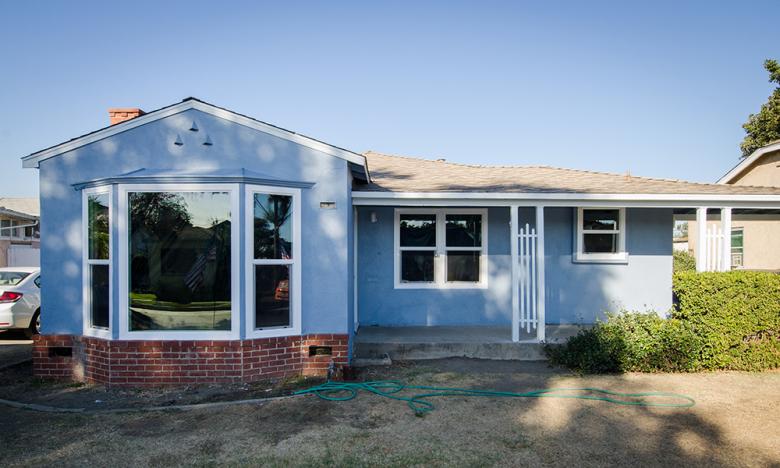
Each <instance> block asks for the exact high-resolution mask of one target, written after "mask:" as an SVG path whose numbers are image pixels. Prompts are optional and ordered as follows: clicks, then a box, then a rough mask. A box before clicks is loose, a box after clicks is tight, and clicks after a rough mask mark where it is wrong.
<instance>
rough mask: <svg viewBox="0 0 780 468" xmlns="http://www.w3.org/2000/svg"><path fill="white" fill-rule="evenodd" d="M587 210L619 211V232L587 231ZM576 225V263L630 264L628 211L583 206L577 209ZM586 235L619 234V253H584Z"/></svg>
mask: <svg viewBox="0 0 780 468" xmlns="http://www.w3.org/2000/svg"><path fill="white" fill-rule="evenodd" d="M585 210H617V211H618V229H617V230H585V229H584V228H583V222H584V220H585V218H584V216H583V213H584V211H585ZM575 223H576V231H577V238H576V244H577V247H576V250H575V253H574V261H575V262H577V263H628V252H626V209H625V208H611V207H589V206H581V207H578V208H577V216H576V219H575ZM585 234H617V236H618V251H617V253H585V252H583V246H584V237H585Z"/></svg>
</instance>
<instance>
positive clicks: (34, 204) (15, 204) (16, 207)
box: [0, 198, 41, 216]
mask: <svg viewBox="0 0 780 468" xmlns="http://www.w3.org/2000/svg"><path fill="white" fill-rule="evenodd" d="M0 209H6V210H11V211H15V212H17V213H22V214H26V215H30V216H40V214H41V206H40V202H39V201H38V199H37V198H0Z"/></svg>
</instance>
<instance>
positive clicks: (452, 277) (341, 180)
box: [23, 98, 780, 385]
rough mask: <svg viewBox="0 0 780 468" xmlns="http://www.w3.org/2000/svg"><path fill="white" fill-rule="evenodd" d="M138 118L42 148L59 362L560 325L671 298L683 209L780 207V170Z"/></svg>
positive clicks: (289, 357)
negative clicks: (620, 166)
mask: <svg viewBox="0 0 780 468" xmlns="http://www.w3.org/2000/svg"><path fill="white" fill-rule="evenodd" d="M117 114H120V112H119V111H114V112H113V113H112V120H114V117H115V116H116V115H117ZM121 114H122V116H120V117H122V118H126V119H128V120H122V118H116V119H115V120H116V122H115V123H114V124H113V125H111V126H109V127H106V128H103V129H101V130H97V131H94V132H92V133H88V134H86V135H83V136H81V137H77V138H74V139H72V140H70V141H67V142H65V143H62V144H59V145H56V146H53V147H51V148H48V149H45V150H42V151H38V152H36V153H33V154H31V155H29V156H26V157H24V158H23V166H24V167H28V168H37V169H38V170H39V175H40V188H41V210H42V221H43V222H42V225H41V229H42V235H43V238H44V239H46V241H45V242H44V243H43V245H42V250H41V263H42V274H43V276H44V278H47V279H46V281H45V286H44V288H43V290H42V299H41V300H42V310H43V316H44V320H43V323H42V335H41V336H39V337H38V338H37V339H36V341H35V346H34V368H35V372H36V374H37V375H39V376H42V377H68V378H76V379H82V380H88V381H95V382H103V383H106V384H110V385H149V384H165V383H192V382H223V381H227V382H235V381H249V380H257V379H264V378H270V377H280V376H284V375H290V374H299V373H304V374H323V373H325V372H327V370H328V368H329V367H331V366H340V365H345V364H348V363H349V362H350V360H351V359H352V357H353V349H354V345H355V343H357V342H359V341H360V336H361V334H363V333H364V332H365V333H369V334H370V333H371V332H376V330H385V331H388V330H390V331H392V333H390V334H391V335H393V336H399V335H403V334H404V333H409V334H414V333H420V330H447V333H450V334H451V335H452V334H455V335H458V334H459V335H460V336H462V337H464V339H467V340H470V341H471V342H475V341H479V340H482V339H484V340H486V341H490V340H494V341H495V342H500V343H502V344H505V345H507V346H513V345H515V346H521V345H523V344H525V343H539V342H542V341H545V340H546V339H547V338H546V333H547V330H548V328H549V327H554V326H559V325H565V324H590V323H593V322H594V321H595V320H596V319H597V318H599V317H601V316H602V314H603V313H604V311H606V310H621V309H632V310H654V311H657V312H658V313H660V314H663V313H665V312H666V311H668V310H669V309H670V307H671V306H672V291H671V288H672V283H671V281H672V278H671V276H672V226H673V217H674V215H675V213H676V212H678V211H679V212H689V211H691V210H692V211H693V212H696V213H697V214H698V216H701V215H703V214H704V215H706V212H707V209H708V208H710V207H718V208H719V209H720V210H721V211H723V212H724V213H728V212H729V211H730V210H732V209H737V208H750V209H757V208H780V188H756V187H748V186H730V185H717V184H696V183H688V182H683V181H678V180H665V179H650V178H642V177H635V176H630V175H618V174H607V173H600V172H590V171H582V170H569V169H559V168H554V167H546V166H506V167H499V166H479V165H467V164H455V163H450V162H447V161H445V160H426V159H419V158H408V157H400V156H390V155H385V154H380V153H376V152H368V153H365V154H358V153H354V152H352V151H348V150H345V149H343V148H339V147H336V146H333V145H330V144H327V143H324V142H322V141H319V140H315V139H313V138H309V137H306V136H303V135H300V134H298V133H295V132H291V131H288V130H284V129H282V128H279V127H276V126H273V125H270V124H267V123H265V122H261V121H259V120H255V119H253V118H250V117H247V116H245V115H241V114H238V113H235V112H232V111H229V110H227V109H224V108H220V107H217V106H214V105H211V104H208V103H205V102H202V101H200V100H197V99H194V98H188V99H185V100H184V101H182V102H180V103H177V104H173V105H170V106H167V107H164V108H161V109H158V110H156V111H153V112H149V113H143V112H142V111H140V110H138V109H123V110H121ZM727 219H728V217H726V218H725V220H724V222H727ZM487 329H490V330H496V329H499V330H502V331H503V332H504V335H501V336H496V335H491V334H490V333H480V330H487ZM379 335H381V334H379ZM374 336H378V335H377V333H374Z"/></svg>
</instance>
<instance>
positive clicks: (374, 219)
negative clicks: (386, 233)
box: [371, 211, 377, 223]
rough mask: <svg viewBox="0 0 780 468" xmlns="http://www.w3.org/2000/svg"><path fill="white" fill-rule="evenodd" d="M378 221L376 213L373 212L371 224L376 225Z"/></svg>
mask: <svg viewBox="0 0 780 468" xmlns="http://www.w3.org/2000/svg"><path fill="white" fill-rule="evenodd" d="M376 221H377V218H376V211H372V212H371V222H372V223H375V222H376Z"/></svg>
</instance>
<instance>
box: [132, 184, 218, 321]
mask: <svg viewBox="0 0 780 468" xmlns="http://www.w3.org/2000/svg"><path fill="white" fill-rule="evenodd" d="M129 201H130V203H129V206H130V210H129V211H130V256H131V263H130V264H131V272H130V309H131V312H132V320H131V324H132V325H131V326H132V329H133V330H198V329H200V330H229V329H230V310H231V304H230V300H231V278H230V272H231V269H230V248H231V227H230V195H229V194H228V193H224V192H192V193H190V192H182V193H164V192H163V193H158V192H156V193H147V192H143V193H140V192H139V193H130V195H129Z"/></svg>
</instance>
